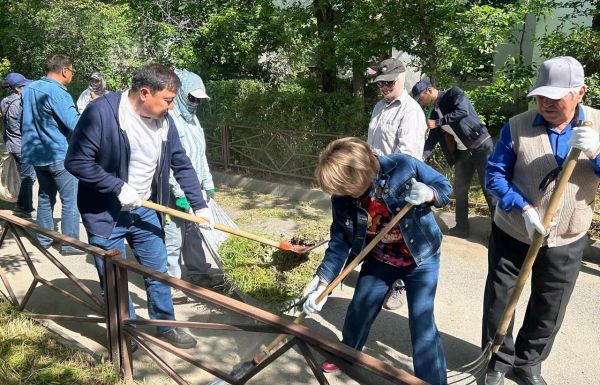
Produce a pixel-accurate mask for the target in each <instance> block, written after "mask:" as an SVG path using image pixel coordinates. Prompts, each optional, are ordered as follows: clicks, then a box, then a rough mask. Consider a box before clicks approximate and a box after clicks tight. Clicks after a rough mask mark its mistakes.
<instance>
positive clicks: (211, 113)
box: [199, 80, 371, 178]
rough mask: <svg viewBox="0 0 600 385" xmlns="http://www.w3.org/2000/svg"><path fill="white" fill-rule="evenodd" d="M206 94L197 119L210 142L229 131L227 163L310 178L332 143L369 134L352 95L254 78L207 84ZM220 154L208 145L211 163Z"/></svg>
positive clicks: (359, 104)
mask: <svg viewBox="0 0 600 385" xmlns="http://www.w3.org/2000/svg"><path fill="white" fill-rule="evenodd" d="M207 93H208V95H210V97H211V100H210V102H209V103H205V104H204V105H202V106H201V110H200V112H199V116H200V119H201V121H202V123H203V126H204V128H205V133H206V136H207V138H208V141H209V142H212V143H214V142H217V143H218V142H220V141H221V130H220V128H219V127H222V126H225V125H226V126H229V127H230V134H229V140H230V145H229V152H230V163H229V165H239V166H240V167H246V168H248V169H253V170H255V171H257V170H258V171H266V172H275V173H280V174H281V173H283V174H287V175H289V174H293V175H299V176H302V177H305V178H310V177H311V176H312V173H313V170H314V166H315V161H316V158H317V155H318V154H319V152H320V151H321V150H322V149H323V148H324V147H325V146H326V145H327V144H328V143H329V142H330V141H332V140H333V139H336V138H337V137H342V136H360V137H366V134H367V127H368V122H369V113H368V112H367V111H366V110H365V106H364V102H363V101H361V100H359V99H357V98H354V97H353V96H352V95H351V94H350V93H346V92H338V93H333V94H325V93H322V92H320V91H313V90H311V89H307V88H304V87H302V86H300V85H298V84H296V83H287V84H282V85H279V86H278V87H273V88H270V87H268V86H267V85H265V84H264V83H261V82H259V81H255V80H224V81H215V82H209V83H208V84H207ZM370 107H371V106H369V109H370ZM221 154H222V153H221V148H219V147H218V146H210V145H209V146H208V158H209V159H211V161H213V162H214V161H217V160H218V159H221Z"/></svg>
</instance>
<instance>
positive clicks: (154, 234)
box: [88, 207, 175, 332]
mask: <svg viewBox="0 0 600 385" xmlns="http://www.w3.org/2000/svg"><path fill="white" fill-rule="evenodd" d="M88 239H89V243H90V244H91V245H94V246H98V247H101V248H103V249H106V250H110V249H116V250H119V251H120V252H121V255H122V256H123V258H126V257H127V254H126V253H125V240H127V243H128V244H129V247H131V250H132V251H133V255H134V256H135V259H136V260H137V261H138V263H139V264H141V265H143V266H146V267H149V268H151V269H154V270H156V271H158V272H160V273H166V272H167V250H166V248H165V244H164V242H163V230H162V227H161V223H160V220H159V218H158V214H157V213H156V211H154V210H150V209H147V208H144V207H139V208H137V209H134V210H131V211H121V212H120V213H119V219H118V220H117V223H116V225H115V228H114V229H113V231H112V233H111V234H110V237H109V238H103V237H100V236H98V235H93V234H88ZM94 259H95V264H96V269H97V270H98V276H99V277H100V286H101V287H102V283H103V282H104V263H103V262H102V258H100V257H99V256H97V255H95V256H94ZM144 285H145V287H146V297H147V300H148V315H149V316H150V319H158V320H174V319H175V310H174V309H173V299H172V297H171V288H170V287H169V286H168V285H166V284H164V283H162V282H160V281H157V280H155V279H154V278H151V277H144ZM129 316H130V317H131V319H134V318H135V311H134V309H133V302H132V301H131V298H129ZM169 329H173V328H172V327H168V326H159V327H157V330H158V332H164V331H167V330H169Z"/></svg>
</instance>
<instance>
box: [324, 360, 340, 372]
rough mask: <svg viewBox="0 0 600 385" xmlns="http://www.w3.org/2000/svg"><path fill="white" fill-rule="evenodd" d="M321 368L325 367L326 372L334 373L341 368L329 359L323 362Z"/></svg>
mask: <svg viewBox="0 0 600 385" xmlns="http://www.w3.org/2000/svg"><path fill="white" fill-rule="evenodd" d="M321 369H323V371H324V372H325V373H334V372H337V371H338V370H339V368H338V367H337V365H336V364H332V363H331V362H327V361H325V362H323V364H322V365H321Z"/></svg>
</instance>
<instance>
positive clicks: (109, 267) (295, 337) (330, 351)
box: [0, 211, 425, 385]
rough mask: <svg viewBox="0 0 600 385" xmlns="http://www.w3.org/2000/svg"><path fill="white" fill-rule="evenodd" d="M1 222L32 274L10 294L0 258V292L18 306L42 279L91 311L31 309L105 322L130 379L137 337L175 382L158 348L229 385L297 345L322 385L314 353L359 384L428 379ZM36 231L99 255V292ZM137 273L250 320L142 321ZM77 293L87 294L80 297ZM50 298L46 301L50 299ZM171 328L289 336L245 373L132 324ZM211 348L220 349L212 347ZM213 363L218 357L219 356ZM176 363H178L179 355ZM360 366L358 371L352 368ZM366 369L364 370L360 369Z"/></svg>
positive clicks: (0, 245)
mask: <svg viewBox="0 0 600 385" xmlns="http://www.w3.org/2000/svg"><path fill="white" fill-rule="evenodd" d="M0 223H1V224H2V232H1V235H0V262H1V259H2V258H9V257H10V258H14V256H13V255H9V254H7V253H6V248H5V240H6V238H7V237H8V236H12V237H13V238H14V240H15V242H16V244H17V245H18V248H19V250H20V253H21V256H22V258H23V259H24V260H25V262H26V265H27V266H28V268H29V270H30V271H31V273H32V274H33V281H32V282H31V284H30V285H29V289H28V290H27V292H26V294H25V295H24V296H23V297H22V298H21V299H19V298H18V296H17V295H16V294H15V291H14V290H13V287H12V286H11V282H10V280H9V275H8V274H7V273H6V271H5V269H4V267H3V266H4V264H2V263H0V279H1V281H2V284H3V286H4V290H0V293H1V294H2V295H3V296H4V297H5V298H6V299H7V300H9V301H10V302H11V303H12V304H14V305H15V306H18V307H19V308H20V309H26V308H27V304H28V301H29V299H30V297H31V295H32V294H33V292H34V291H35V289H36V287H38V285H39V284H42V285H44V286H46V287H48V288H50V289H52V290H53V291H54V292H56V293H57V294H59V295H62V296H63V297H65V298H67V299H68V300H71V301H74V302H76V303H78V304H80V305H82V306H85V307H86V308H87V309H89V310H90V311H91V312H92V313H93V314H94V315H92V316H87V317H81V316H72V315H64V314H39V313H36V314H31V317H33V318H36V319H49V320H55V321H75V322H93V323H98V324H105V325H106V343H107V345H106V346H107V348H108V352H109V358H110V360H111V361H112V364H113V367H114V369H115V371H116V372H117V373H120V374H121V375H122V377H123V378H124V380H125V381H126V382H127V383H133V381H134V371H133V357H132V352H131V348H130V346H131V345H130V344H129V342H130V340H135V341H136V342H137V343H138V345H139V347H140V349H141V350H142V351H143V352H144V353H145V354H146V355H147V356H149V357H150V358H152V359H153V360H154V361H155V362H156V364H157V365H158V367H159V368H160V369H161V370H162V371H163V372H164V373H165V374H167V375H168V376H169V377H170V378H172V379H173V380H174V381H175V382H176V383H178V384H188V382H187V381H186V380H185V379H184V378H183V377H182V375H181V374H180V373H178V371H177V370H176V369H175V368H174V367H173V366H172V365H169V364H168V363H167V362H166V361H165V359H164V358H163V357H162V354H163V353H162V352H157V351H156V350H155V349H156V348H159V349H161V350H163V351H167V352H169V353H171V354H173V355H174V356H176V357H177V358H179V360H182V361H185V362H187V363H189V364H191V365H193V366H196V367H198V368H201V369H203V370H205V371H206V372H208V373H210V374H212V375H214V376H216V377H218V378H220V379H222V380H225V381H227V382H229V383H230V384H232V385H238V384H239V385H241V384H245V383H246V382H247V381H249V380H250V379H252V378H254V377H255V376H256V375H257V374H258V373H260V372H261V371H263V370H264V369H265V368H267V367H268V366H269V365H276V362H277V361H276V360H277V358H278V357H280V356H281V355H283V354H284V353H285V352H286V351H288V350H289V349H291V348H294V347H297V348H298V349H297V350H298V353H299V354H300V355H301V356H302V357H303V358H304V360H306V362H307V363H308V366H309V367H310V369H311V371H312V374H313V375H314V378H315V379H316V380H317V381H318V382H319V384H328V383H329V382H328V381H327V379H326V378H325V376H324V375H323V373H322V372H321V370H320V367H319V365H318V364H317V361H316V359H315V356H314V352H319V353H320V354H322V355H324V356H325V357H327V358H328V359H330V360H332V362H336V363H339V364H340V368H341V370H342V371H344V372H345V373H346V374H348V375H349V376H350V377H352V378H354V379H356V380H358V382H359V383H361V384H379V383H381V380H382V379H385V380H387V383H391V384H399V385H404V384H412V385H416V384H420V385H422V384H425V383H424V382H423V381H422V380H419V379H418V378H416V377H414V376H412V375H411V374H409V373H407V372H406V371H404V370H401V369H397V368H394V367H393V366H391V365H388V364H386V363H384V362H382V361H380V360H378V359H376V358H374V357H371V356H369V355H367V354H364V353H361V352H359V351H356V350H354V349H352V348H350V347H348V346H346V345H343V344H342V343H340V342H338V341H334V340H331V339H328V338H326V337H323V336H321V335H319V334H318V333H317V332H315V331H314V330H312V329H310V328H308V327H306V326H303V325H300V324H296V323H294V322H292V321H290V320H287V319H284V318H281V317H279V316H277V315H275V314H273V313H269V312H267V311H264V310H261V309H259V308H256V307H253V306H250V305H248V304H245V303H243V302H240V301H237V300H235V299H232V298H229V297H227V296H224V295H221V294H218V293H215V292H213V291H210V290H208V289H204V288H201V287H198V286H195V285H193V284H190V283H188V282H185V281H182V280H180V279H176V278H172V277H170V276H169V275H167V274H163V273H159V272H157V271H155V270H152V269H150V268H147V267H144V266H142V265H139V264H138V263H135V262H132V261H129V260H127V259H125V258H123V257H122V256H121V255H120V253H119V252H118V251H116V250H103V249H100V248H98V247H94V246H91V245H89V244H86V243H84V242H81V241H79V240H76V239H74V238H71V237H68V236H65V235H62V234H60V233H57V232H54V231H48V230H46V229H43V228H41V227H40V226H38V225H36V224H35V223H32V222H29V221H27V220H25V219H22V218H19V217H16V216H13V215H10V214H8V213H6V212H4V211H0ZM35 234H44V235H46V236H48V237H50V238H52V239H54V240H55V241H59V242H62V243H64V244H68V245H71V246H73V247H75V248H77V249H80V250H83V251H85V252H87V253H89V254H93V255H98V256H100V257H101V258H102V259H103V261H104V279H105V282H104V288H105V292H104V298H102V299H101V298H99V297H98V296H96V295H94V294H93V292H92V290H91V289H90V288H89V287H88V286H86V285H85V284H84V282H83V281H82V280H80V279H79V278H78V277H77V276H76V275H75V274H73V273H72V272H71V271H69V269H68V268H67V267H66V266H65V265H64V264H63V263H61V261H60V260H59V258H57V257H55V256H54V255H53V254H52V253H51V252H50V251H48V250H46V249H44V248H43V247H42V246H41V245H40V244H39V243H38V242H37V240H36V238H35ZM28 247H29V248H31V247H35V248H36V249H37V250H38V251H39V252H40V253H41V254H42V256H43V257H44V258H46V259H47V260H48V261H50V262H51V263H52V264H53V265H54V266H56V267H57V268H58V269H59V270H60V271H61V272H62V273H63V274H64V275H65V276H66V277H67V278H68V279H69V280H70V281H71V282H72V283H73V284H74V285H75V287H76V288H77V290H76V291H77V294H75V293H73V292H70V291H68V290H65V289H62V288H59V287H58V286H57V285H55V284H54V283H53V282H52V280H49V279H46V278H44V277H43V276H42V274H40V272H39V271H38V269H37V268H36V263H35V262H36V261H35V260H33V259H32V257H31V255H30V251H29V250H28ZM130 273H134V274H139V275H141V276H145V277H153V278H154V279H156V280H158V281H161V282H163V283H166V284H167V285H169V286H171V287H172V288H176V289H179V290H182V291H183V292H185V293H186V294H187V295H188V296H191V297H194V298H196V299H197V300H199V301H202V302H205V303H209V304H212V305H215V306H217V307H219V308H221V309H223V310H226V311H229V312H232V313H234V314H235V315H242V316H244V317H245V318H247V319H248V320H249V321H250V322H248V323H241V324H240V323H237V324H228V323H206V322H195V321H166V320H147V319H130V317H129V309H128V303H129V302H128V301H129V300H128V293H129V290H128V285H129V280H128V274H130ZM80 295H83V297H84V298H85V299H86V300H84V299H82V298H81V297H80ZM48 300H50V299H48ZM141 325H152V326H176V327H185V328H190V329H205V330H207V329H209V330H223V331H232V332H240V331H243V332H249V333H257V332H258V333H272V334H285V335H286V336H287V337H288V338H287V342H285V343H284V344H283V345H282V346H280V347H279V348H277V349H275V350H274V351H273V352H272V353H271V354H270V355H269V356H267V357H266V358H264V359H263V360H262V361H261V362H260V363H259V364H258V365H256V366H254V367H252V368H251V369H249V370H248V371H247V372H245V373H243V375H242V376H234V375H232V374H230V373H229V372H228V371H225V370H222V369H220V368H218V367H216V366H215V365H213V364H211V363H209V362H208V361H207V360H202V359H199V358H197V357H196V356H193V355H191V354H190V353H188V352H186V351H184V350H182V349H178V348H176V347H173V346H172V345H170V344H168V343H165V342H163V341H162V340H160V339H158V338H156V337H154V336H152V335H150V334H148V333H146V332H144V331H142V330H141V329H143V328H141V327H140V328H138V327H136V326H141ZM213 354H218V353H216V352H213ZM213 361H215V360H213ZM216 361H218V360H216ZM179 362H181V361H179ZM357 368H361V370H357ZM365 371H366V373H367V375H365Z"/></svg>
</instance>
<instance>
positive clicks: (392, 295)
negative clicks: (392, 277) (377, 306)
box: [383, 285, 406, 310]
mask: <svg viewBox="0 0 600 385" xmlns="http://www.w3.org/2000/svg"><path fill="white" fill-rule="evenodd" d="M405 303H406V288H405V287H404V286H395V285H394V287H392V290H390V292H389V293H388V295H387V298H386V299H385V301H384V302H383V308H384V309H387V310H398V309H400V308H401V307H402V306H404V304H405Z"/></svg>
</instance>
